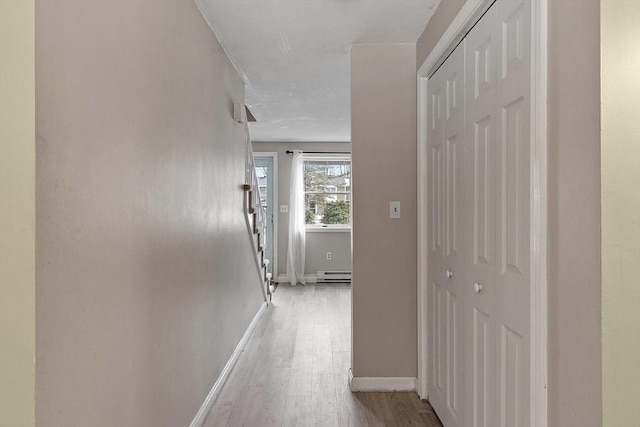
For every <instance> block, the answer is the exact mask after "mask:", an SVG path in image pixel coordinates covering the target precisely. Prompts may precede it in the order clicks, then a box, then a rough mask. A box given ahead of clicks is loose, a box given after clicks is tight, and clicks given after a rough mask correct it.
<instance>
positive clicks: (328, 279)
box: [317, 271, 351, 283]
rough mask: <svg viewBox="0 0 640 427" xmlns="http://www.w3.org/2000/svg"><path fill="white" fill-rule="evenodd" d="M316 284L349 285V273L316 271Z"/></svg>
mask: <svg viewBox="0 0 640 427" xmlns="http://www.w3.org/2000/svg"><path fill="white" fill-rule="evenodd" d="M317 276H318V283H351V272H350V271H318V273H317Z"/></svg>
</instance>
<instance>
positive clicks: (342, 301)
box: [205, 283, 442, 427]
mask: <svg viewBox="0 0 640 427" xmlns="http://www.w3.org/2000/svg"><path fill="white" fill-rule="evenodd" d="M350 367H351V287H350V286H349V285H339V284H329V285H307V286H295V287H292V286H289V285H288V284H286V283H285V284H281V285H280V286H278V290H277V291H276V293H275V295H274V303H273V304H272V305H270V306H269V307H268V308H267V310H266V312H265V314H264V315H263V317H262V319H261V322H260V324H259V325H258V327H257V328H256V332H255V333H254V334H253V335H252V337H251V338H250V340H249V342H248V343H247V346H246V348H245V350H244V351H243V352H242V354H241V355H240V357H239V359H238V362H237V363H236V366H235V367H234V369H233V370H232V372H231V374H230V375H229V378H228V380H227V382H226V383H225V385H224V387H223V389H222V391H221V393H220V395H219V396H218V399H217V400H216V402H215V404H214V406H213V408H212V410H211V412H210V413H209V415H208V417H207V418H206V423H205V427H218V426H220V427H224V426H227V427H241V426H251V427H254V426H260V427H262V426H300V427H307V426H322V427H333V426H336V427H343V426H344V427H377V426H414V425H417V426H427V427H442V425H441V424H440V422H439V420H438V418H437V416H436V415H435V413H434V412H433V409H432V408H431V406H430V405H429V404H428V403H427V402H422V401H420V399H419V398H418V396H417V395H416V394H415V393H412V392H411V393H408V392H406V393H399V392H396V393H352V392H351V390H350V389H349V384H348V371H349V368H350Z"/></svg>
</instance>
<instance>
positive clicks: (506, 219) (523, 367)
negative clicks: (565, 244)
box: [493, 0, 531, 427]
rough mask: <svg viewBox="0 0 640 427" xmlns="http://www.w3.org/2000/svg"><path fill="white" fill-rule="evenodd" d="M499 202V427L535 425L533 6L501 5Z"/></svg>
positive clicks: (516, 0) (518, 1)
mask: <svg viewBox="0 0 640 427" xmlns="http://www.w3.org/2000/svg"><path fill="white" fill-rule="evenodd" d="M496 6H497V8H496V13H497V21H498V24H497V26H498V28H499V33H498V36H499V38H500V39H499V44H498V67H497V68H498V90H497V95H498V97H497V107H498V126H497V129H498V130H499V131H498V135H497V137H498V140H497V141H498V150H499V151H498V164H497V166H498V167H497V170H496V172H497V174H498V176H497V184H498V193H497V196H498V199H497V204H496V214H497V215H496V219H497V230H496V232H497V237H498V238H497V250H496V255H497V267H498V269H497V275H496V280H495V283H494V285H493V286H495V290H496V292H495V298H496V302H495V307H496V308H495V312H494V317H495V320H496V327H497V329H496V331H495V332H496V337H495V339H496V345H497V348H496V351H497V370H498V372H497V374H498V384H497V389H496V397H497V398H498V402H497V403H498V405H497V414H496V416H497V417H498V418H497V420H496V421H497V422H496V423H495V424H494V425H496V426H502V427H507V426H508V427H518V426H526V425H528V424H529V406H530V405H529V397H530V387H529V385H530V342H531V340H530V332H529V331H530V281H529V277H530V274H529V264H530V251H529V242H530V220H529V212H530V211H529V203H530V202H529V201H530V175H531V173H530V158H531V153H530V143H529V142H530V141H529V138H530V137H529V135H530V132H529V127H530V92H531V91H530V80H531V79H530V70H531V62H530V60H531V59H530V58H531V54H530V52H531V40H530V37H531V31H530V25H531V19H530V14H531V3H530V1H528V0H500V1H498V2H497V3H496Z"/></svg>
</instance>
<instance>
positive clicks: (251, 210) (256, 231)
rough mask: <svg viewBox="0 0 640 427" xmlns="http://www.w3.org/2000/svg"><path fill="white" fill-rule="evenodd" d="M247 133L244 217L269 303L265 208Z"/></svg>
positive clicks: (269, 274)
mask: <svg viewBox="0 0 640 427" xmlns="http://www.w3.org/2000/svg"><path fill="white" fill-rule="evenodd" d="M248 135H249V131H248V129H247V159H246V169H245V183H244V184H243V185H242V189H243V190H244V217H245V221H246V224H247V231H248V232H249V239H250V240H251V247H252V248H253V254H254V258H255V262H256V268H257V271H258V277H259V280H260V288H261V289H262V295H263V297H264V300H265V301H267V303H269V302H270V301H271V298H272V287H271V282H272V275H271V273H269V272H268V265H269V262H270V261H269V260H268V259H266V258H265V249H266V247H267V230H266V224H267V221H266V218H267V214H266V211H265V208H264V207H263V206H262V203H261V201H260V188H259V186H258V177H257V176H256V168H255V163H254V157H253V149H252V148H251V141H250V140H249V136H248Z"/></svg>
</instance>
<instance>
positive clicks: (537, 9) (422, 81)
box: [416, 0, 548, 427]
mask: <svg viewBox="0 0 640 427" xmlns="http://www.w3.org/2000/svg"><path fill="white" fill-rule="evenodd" d="M530 1H531V5H532V9H531V11H532V13H531V19H532V22H531V41H532V46H531V52H532V58H531V127H530V128H531V135H530V137H531V165H530V167H531V203H530V209H531V211H530V218H531V277H530V283H531V298H530V301H531V311H530V316H531V322H530V324H531V355H530V357H531V378H530V380H531V381H530V384H531V385H530V386H531V393H530V396H531V401H530V405H531V420H530V425H531V426H536V427H546V426H547V273H546V271H547V1H548V0H530ZM493 2H494V0H467V2H466V3H465V4H464V6H463V7H462V9H460V12H458V14H457V15H456V17H455V18H454V19H453V21H452V22H451V25H449V27H448V28H447V30H446V31H445V32H444V34H443V35H442V37H441V38H440V40H439V41H438V43H437V44H436V45H435V47H434V48H433V50H432V51H431V53H430V54H429V56H428V57H427V59H426V60H425V61H424V63H423V64H422V65H421V66H420V69H419V70H418V86H417V87H418V210H419V212H418V219H419V221H418V236H419V241H418V260H419V262H418V381H417V385H416V387H417V392H418V394H419V396H420V397H421V398H422V399H426V398H428V390H427V383H428V369H427V367H428V363H427V362H428V360H427V358H428V351H427V350H428V343H429V339H428V338H429V337H428V327H427V325H428V323H427V317H428V313H427V310H428V307H429V305H428V303H429V296H428V286H427V285H428V283H427V269H428V268H429V266H428V264H427V253H428V252H427V244H428V242H427V228H426V224H427V222H426V221H427V197H426V194H427V193H426V191H427V180H428V174H427V164H426V147H427V123H426V117H427V114H426V111H427V96H426V95H427V81H428V78H429V77H430V76H431V75H432V74H433V73H434V72H435V71H436V69H437V68H438V67H439V66H440V65H441V64H442V63H443V62H444V61H445V59H446V58H447V56H448V55H449V54H450V53H451V52H453V50H454V49H455V47H456V46H457V45H458V43H460V41H461V40H462V39H463V38H464V36H465V35H466V33H467V32H468V31H469V30H470V29H471V27H473V25H474V24H475V23H476V22H477V21H478V19H479V18H480V17H481V16H482V14H483V13H484V11H486V10H487V9H488V8H489V6H490V5H491V4H492V3H493Z"/></svg>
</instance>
